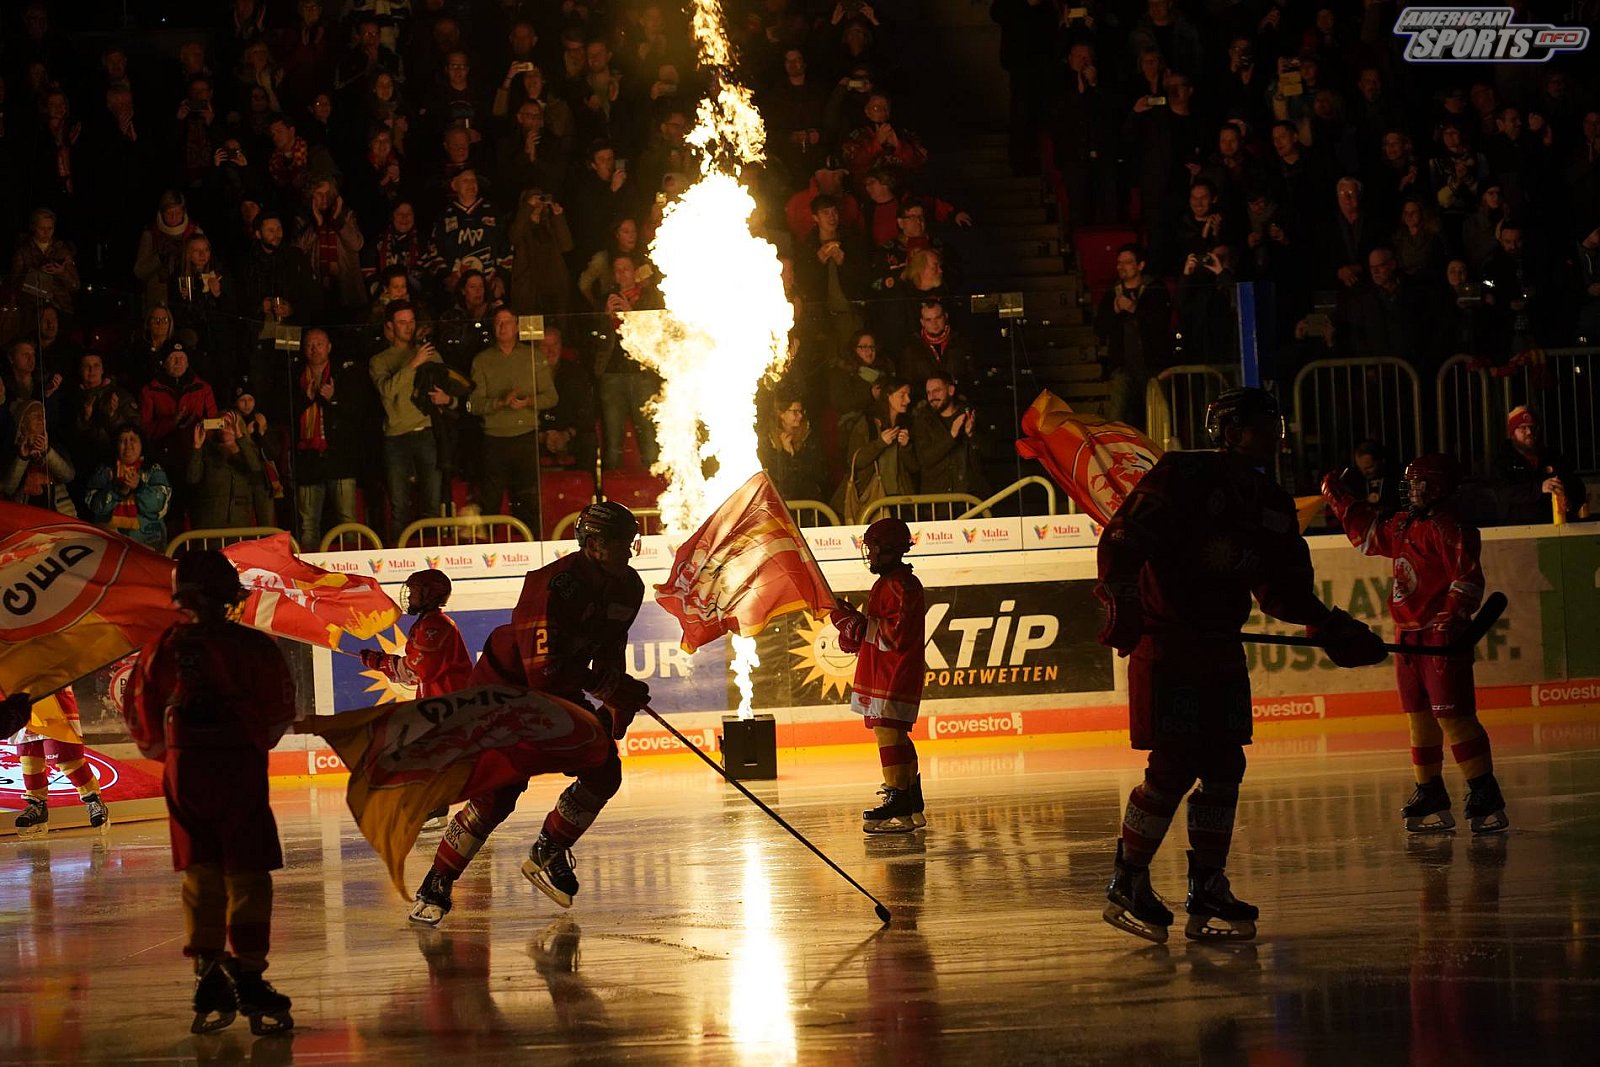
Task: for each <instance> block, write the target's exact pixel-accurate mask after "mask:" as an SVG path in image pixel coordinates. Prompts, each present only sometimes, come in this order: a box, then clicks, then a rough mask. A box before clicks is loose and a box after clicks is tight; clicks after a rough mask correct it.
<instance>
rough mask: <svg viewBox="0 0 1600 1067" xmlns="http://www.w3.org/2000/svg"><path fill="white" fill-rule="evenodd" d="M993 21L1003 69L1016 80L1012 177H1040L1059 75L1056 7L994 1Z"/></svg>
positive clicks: (1038, 1) (1026, 0)
mask: <svg viewBox="0 0 1600 1067" xmlns="http://www.w3.org/2000/svg"><path fill="white" fill-rule="evenodd" d="M989 18H991V19H992V20H994V21H995V22H997V23H999V24H1000V65H1001V66H1002V67H1004V68H1005V71H1006V74H1007V75H1008V76H1009V78H1010V82H1011V115H1010V120H1009V123H1010V127H1011V138H1010V156H1011V173H1012V174H1013V175H1015V176H1017V177H1024V176H1026V175H1029V174H1037V173H1039V134H1040V133H1041V132H1043V130H1044V124H1045V120H1046V117H1047V116H1048V114H1049V111H1050V96H1051V90H1052V89H1053V88H1054V86H1053V85H1052V82H1053V80H1054V78H1055V77H1056V76H1057V64H1058V59H1057V56H1056V54H1055V47H1054V45H1055V39H1056V25H1057V20H1058V18H1059V16H1058V15H1057V12H1056V9H1055V6H1054V5H1052V4H1047V3H1043V2H1042V0H992V2H991V3H990V4H989Z"/></svg>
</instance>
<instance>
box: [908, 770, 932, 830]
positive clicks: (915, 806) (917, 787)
mask: <svg viewBox="0 0 1600 1067" xmlns="http://www.w3.org/2000/svg"><path fill="white" fill-rule="evenodd" d="M922 808H923V803H922V775H920V774H919V775H917V776H916V777H915V778H914V779H912V781H911V825H912V826H914V827H916V828H917V829H918V830H920V829H922V828H923V827H924V826H927V825H928V817H927V816H926V815H924V814H922Z"/></svg>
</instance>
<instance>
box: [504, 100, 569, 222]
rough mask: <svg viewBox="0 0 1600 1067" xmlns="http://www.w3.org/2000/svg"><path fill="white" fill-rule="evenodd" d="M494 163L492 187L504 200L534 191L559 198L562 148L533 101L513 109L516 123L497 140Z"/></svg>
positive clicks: (564, 151)
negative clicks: (500, 191) (496, 164)
mask: <svg viewBox="0 0 1600 1067" xmlns="http://www.w3.org/2000/svg"><path fill="white" fill-rule="evenodd" d="M495 159H496V160H498V161H499V162H498V166H497V167H496V170H495V175H496V177H495V187H496V188H498V189H500V190H502V196H504V197H506V198H509V197H511V196H514V195H515V194H516V193H517V191H518V190H522V191H526V190H528V189H535V188H538V189H543V190H545V191H546V192H549V193H552V194H559V193H560V192H561V191H562V189H563V188H564V187H565V185H566V180H567V148H566V145H565V144H564V143H563V142H562V140H561V138H559V137H557V136H556V135H555V134H553V133H550V132H548V131H547V130H546V129H545V125H544V107H543V105H541V104H540V103H539V102H538V101H537V100H524V101H523V102H522V103H521V104H520V105H519V106H518V107H517V111H516V121H515V123H514V124H513V126H512V128H511V130H510V132H508V133H507V134H506V135H505V136H503V137H502V138H501V139H500V142H499V144H498V146H497V148H496V150H495Z"/></svg>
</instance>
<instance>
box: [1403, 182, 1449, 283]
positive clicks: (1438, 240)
mask: <svg viewBox="0 0 1600 1067" xmlns="http://www.w3.org/2000/svg"><path fill="white" fill-rule="evenodd" d="M1393 243H1394V253H1395V259H1396V260H1397V262H1398V265H1399V268H1400V275H1401V277H1403V278H1405V279H1407V280H1408V281H1422V280H1429V281H1433V280H1437V279H1438V278H1440V277H1442V276H1443V273H1444V264H1445V248H1444V238H1442V237H1441V236H1439V218H1438V216H1437V215H1435V214H1434V213H1433V211H1431V210H1430V209H1429V208H1428V207H1427V206H1426V205H1425V204H1424V203H1423V202H1422V201H1421V200H1417V199H1415V198H1411V199H1408V200H1406V201H1405V203H1403V204H1402V205H1401V206H1400V226H1399V228H1397V229H1396V230H1395V231H1394V241H1393Z"/></svg>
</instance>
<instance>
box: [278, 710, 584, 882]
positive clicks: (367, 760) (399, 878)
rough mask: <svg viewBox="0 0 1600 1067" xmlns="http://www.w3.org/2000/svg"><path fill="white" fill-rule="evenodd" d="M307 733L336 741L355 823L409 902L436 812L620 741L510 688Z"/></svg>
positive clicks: (359, 716) (326, 721)
mask: <svg viewBox="0 0 1600 1067" xmlns="http://www.w3.org/2000/svg"><path fill="white" fill-rule="evenodd" d="M297 729H298V730H299V732H301V733H315V734H319V735H320V736H322V737H324V738H326V739H327V741H328V744H330V745H332V746H333V750H334V751H335V752H337V753H338V754H339V758H340V759H342V760H343V761H344V762H345V766H347V767H349V768H350V785H349V787H348V788H347V789H346V791H345V799H346V801H347V803H348V804H349V805H350V814H351V815H354V816H355V819H356V825H357V826H359V827H360V828H361V833H362V835H363V836H364V837H366V839H367V841H368V842H370V843H371V845H372V847H373V848H374V849H375V850H377V853H378V855H379V856H381V857H382V858H383V862H384V866H385V867H387V868H388V870H389V877H390V879H391V880H392V881H393V882H394V887H395V889H396V890H397V891H398V892H399V893H400V895H401V896H403V897H405V898H406V899H408V900H409V899H410V897H411V892H410V890H409V888H408V883H407V881H406V854H407V853H408V852H410V851H411V846H412V845H413V844H415V843H416V840H417V833H418V831H420V830H421V829H422V824H423V822H424V821H426V819H427V817H428V812H430V811H433V810H435V809H437V808H442V807H444V806H445V805H447V804H454V803H458V802H460V801H464V800H468V799H470V798H471V797H475V796H480V795H482V794H484V793H487V792H489V791H491V790H494V789H498V788H500V787H501V786H506V785H510V784H512V783H513V782H519V781H522V780H523V779H525V778H528V777H530V776H532V775H535V774H549V773H553V772H568V771H580V770H584V769H586V768H588V767H597V766H599V765H600V764H602V763H604V762H605V761H606V759H607V757H608V756H609V755H610V754H611V734H610V733H609V731H607V730H606V728H605V727H603V726H601V725H600V721H599V720H598V719H596V718H595V717H594V715H593V714H592V713H591V712H590V711H588V710H587V709H586V708H582V707H579V706H578V705H576V704H571V703H569V702H567V701H565V700H561V699H558V698H557V697H553V696H550V695H549V694H547V693H540V692H538V691H536V690H531V689H517V688H513V687H511V686H503V685H482V686H474V687H472V688H470V689H463V690H460V691H459V692H455V693H451V694H449V695H448V696H442V697H430V698H428V699H426V700H410V701H406V702H405V703H402V704H383V705H380V706H378V707H373V708H365V709H363V710H360V711H347V712H344V713H343V714H340V715H323V716H316V717H314V718H311V719H307V720H303V721H302V722H300V723H299V724H298V726H297Z"/></svg>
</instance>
